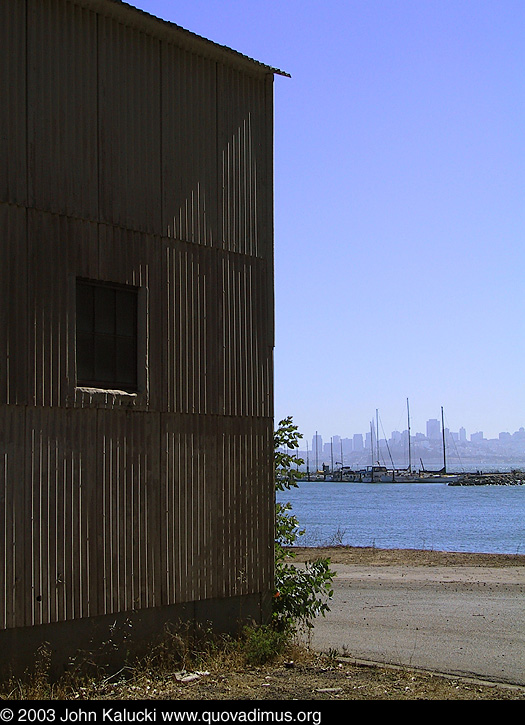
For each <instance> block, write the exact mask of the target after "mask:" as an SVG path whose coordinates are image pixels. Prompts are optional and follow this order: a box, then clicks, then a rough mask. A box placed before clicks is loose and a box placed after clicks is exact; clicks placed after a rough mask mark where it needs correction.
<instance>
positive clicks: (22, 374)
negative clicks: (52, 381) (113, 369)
mask: <svg viewBox="0 0 525 725" xmlns="http://www.w3.org/2000/svg"><path fill="white" fill-rule="evenodd" d="M26 240H27V212H26V210H25V209H24V208H23V207H18V206H14V205H11V204H0V289H1V290H2V303H1V304H0V355H1V356H2V359H1V360H0V405H2V404H9V405H17V404H18V405H25V404H27V402H28V401H29V397H30V386H31V378H30V374H29V367H28V365H29V362H28V347H27V336H28V325H29V323H28V299H27V297H28V296H27V270H28V258H27V241H26Z"/></svg>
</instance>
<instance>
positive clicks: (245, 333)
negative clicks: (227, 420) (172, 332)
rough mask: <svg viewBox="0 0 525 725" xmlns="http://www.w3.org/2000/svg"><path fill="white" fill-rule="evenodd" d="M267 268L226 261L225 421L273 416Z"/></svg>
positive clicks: (232, 259) (253, 262) (246, 260)
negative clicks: (230, 417) (265, 271)
mask: <svg viewBox="0 0 525 725" xmlns="http://www.w3.org/2000/svg"><path fill="white" fill-rule="evenodd" d="M264 269H265V265H264V264H260V263H258V260H253V259H250V258H246V257H243V256H241V255H225V256H224V257H223V260H222V290H223V292H222V307H221V309H222V318H221V336H222V350H221V352H222V356H221V363H220V369H221V371H222V381H221V385H222V387H223V390H224V393H223V401H224V409H223V411H222V412H223V413H224V414H225V415H255V416H262V417H267V416H270V415H271V393H272V380H271V347H270V345H269V340H268V329H267V315H266V309H267V305H268V297H267V292H266V290H265V288H264V281H265V275H264Z"/></svg>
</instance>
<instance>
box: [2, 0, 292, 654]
mask: <svg viewBox="0 0 525 725" xmlns="http://www.w3.org/2000/svg"><path fill="white" fill-rule="evenodd" d="M0 54H1V65H0V87H1V88H2V95H3V99H2V104H0V290H1V299H2V304H1V306H0V454H1V459H0V464H1V465H0V504H1V512H0V546H1V557H2V558H1V566H0V646H2V647H3V651H4V652H10V656H9V657H7V658H6V661H7V660H8V661H10V662H11V663H14V661H15V660H16V658H17V657H16V656H21V653H24V656H26V655H30V654H31V653H32V652H33V651H34V648H35V646H36V645H37V644H38V643H39V642H40V641H43V640H47V641H48V642H50V643H51V644H52V647H53V650H54V653H55V655H56V658H57V661H58V660H59V659H60V658H61V657H62V658H63V657H64V656H66V654H69V651H68V652H66V651H65V650H64V651H62V649H61V648H62V645H63V644H64V643H65V641H66V640H67V643H68V645H69V648H71V647H72V646H73V645H75V646H77V645H78V646H85V639H86V637H88V639H89V640H90V641H91V640H93V642H96V641H97V637H96V636H95V633H98V634H99V635H100V636H101V638H102V640H104V638H105V639H106V640H107V638H108V631H109V630H108V627H110V626H111V632H112V635H111V636H112V637H113V638H114V639H115V641H116V638H118V636H119V635H118V632H119V630H120V629H123V628H126V627H127V628H128V630H129V625H130V623H132V627H134V630H133V631H136V632H137V633H142V634H143V633H145V632H148V631H151V632H153V631H157V630H158V629H159V627H160V626H161V625H162V623H163V622H164V621H168V620H173V619H174V618H175V617H179V616H181V617H183V618H185V619H190V620H191V621H203V622H204V621H207V620H212V621H214V622H215V623H216V624H217V626H219V627H221V626H222V625H223V624H224V623H226V622H229V623H230V624H231V623H232V622H233V621H234V620H235V621H236V620H237V619H238V616H239V613H242V614H243V615H249V616H252V617H254V618H255V619H256V620H258V621H261V620H264V618H265V616H266V612H267V610H268V604H269V598H270V594H271V588H272V577H273V533H274V491H273V475H272V469H273V459H272V453H273V442H272V441H273V411H272V396H273V390H272V384H273V383H272V355H273V334H274V333H273V169H272V158H273V79H274V75H275V74H276V73H281V71H278V70H276V69H274V68H271V67H268V66H266V65H263V64H261V63H258V62H256V61H254V60H252V59H250V58H247V57H245V56H243V55H241V54H240V53H236V52H234V51H232V50H230V49H228V48H225V47H223V46H220V45H217V44H215V43H212V42H210V41H208V40H205V39H203V38H200V37H199V36H196V35H194V34H192V33H190V32H188V31H186V30H183V29H182V28H179V27H178V26H176V25H174V24H172V23H168V22H165V21H162V20H159V19H157V18H154V17H152V16H150V15H147V14H146V13H144V12H142V11H140V10H137V9H136V8H133V7H131V6H129V5H127V4H125V3H123V2H120V1H119V0H3V1H2V3H1V4H0ZM283 75H286V74H283ZM15 655H16V656H15Z"/></svg>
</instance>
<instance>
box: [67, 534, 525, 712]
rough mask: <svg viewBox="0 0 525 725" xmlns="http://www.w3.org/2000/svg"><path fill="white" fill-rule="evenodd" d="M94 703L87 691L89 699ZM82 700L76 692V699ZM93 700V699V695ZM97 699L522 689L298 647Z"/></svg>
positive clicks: (341, 555)
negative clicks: (261, 660) (263, 660)
mask: <svg viewBox="0 0 525 725" xmlns="http://www.w3.org/2000/svg"><path fill="white" fill-rule="evenodd" d="M294 551H295V554H296V561H298V562H301V561H307V560H312V559H315V558H316V557H318V556H321V557H329V558H330V560H331V562H332V563H333V564H338V563H339V564H356V565H359V566H370V567H378V566H379V567H388V566H406V567H407V569H411V568H413V567H429V566H441V567H442V566H453V567H459V568H461V567H468V568H472V567H476V566H482V567H510V566H511V567H516V566H518V567H521V566H525V556H519V555H517V556H513V555H509V556H507V555H500V554H461V553H459V554H451V553H445V552H436V551H410V550H409V551H405V550H402V551H400V550H379V549H374V548H346V547H345V548H343V547H341V548H339V547H336V548H322V549H310V548H309V549H295V550H294ZM86 695H87V696H88V697H90V695H89V694H87V693H85V694H84V696H86ZM78 696H80V697H82V696H83V693H78V694H77V697H78ZM91 696H93V695H92V694H91ZM95 697H96V699H155V700H167V699H170V700H261V701H262V700H299V701H301V700H303V701H306V700H522V699H525V688H519V687H512V686H508V685H506V686H505V685H497V684H493V683H488V682H481V681H478V680H472V679H464V678H458V677H451V676H446V675H438V674H436V673H430V672H424V671H416V670H410V669H407V668H401V667H392V666H376V665H371V664H369V663H363V662H356V661H352V660H350V659H348V658H346V659H345V658H344V657H341V656H339V655H338V653H335V652H334V653H330V654H329V655H328V654H324V655H321V654H319V653H315V652H312V651H310V650H308V649H306V650H305V649H304V648H301V649H300V648H297V649H294V650H292V651H290V652H287V653H286V656H285V657H284V658H282V659H281V661H279V662H276V663H273V664H271V665H267V666H264V667H249V668H247V667H245V666H238V667H235V666H233V667H232V666H231V663H230V664H229V665H228V666H224V667H221V666H216V665H215V666H214V667H213V668H212V669H210V670H206V671H198V672H179V673H173V674H171V675H169V676H165V677H164V678H163V679H162V680H158V679H157V680H151V679H149V678H148V677H147V676H143V677H142V678H137V679H135V680H134V681H133V684H130V682H127V683H125V682H120V683H119V682H116V681H112V682H108V683H106V684H105V685H104V686H103V687H102V688H101V689H98V691H97V693H96V695H95Z"/></svg>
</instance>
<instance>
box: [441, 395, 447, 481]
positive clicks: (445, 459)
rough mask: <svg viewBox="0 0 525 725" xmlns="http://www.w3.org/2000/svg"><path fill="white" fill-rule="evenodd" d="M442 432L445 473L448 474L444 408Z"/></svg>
mask: <svg viewBox="0 0 525 725" xmlns="http://www.w3.org/2000/svg"><path fill="white" fill-rule="evenodd" d="M441 431H442V435H443V473H446V472H447V454H446V448H445V418H444V416H443V406H441Z"/></svg>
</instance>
